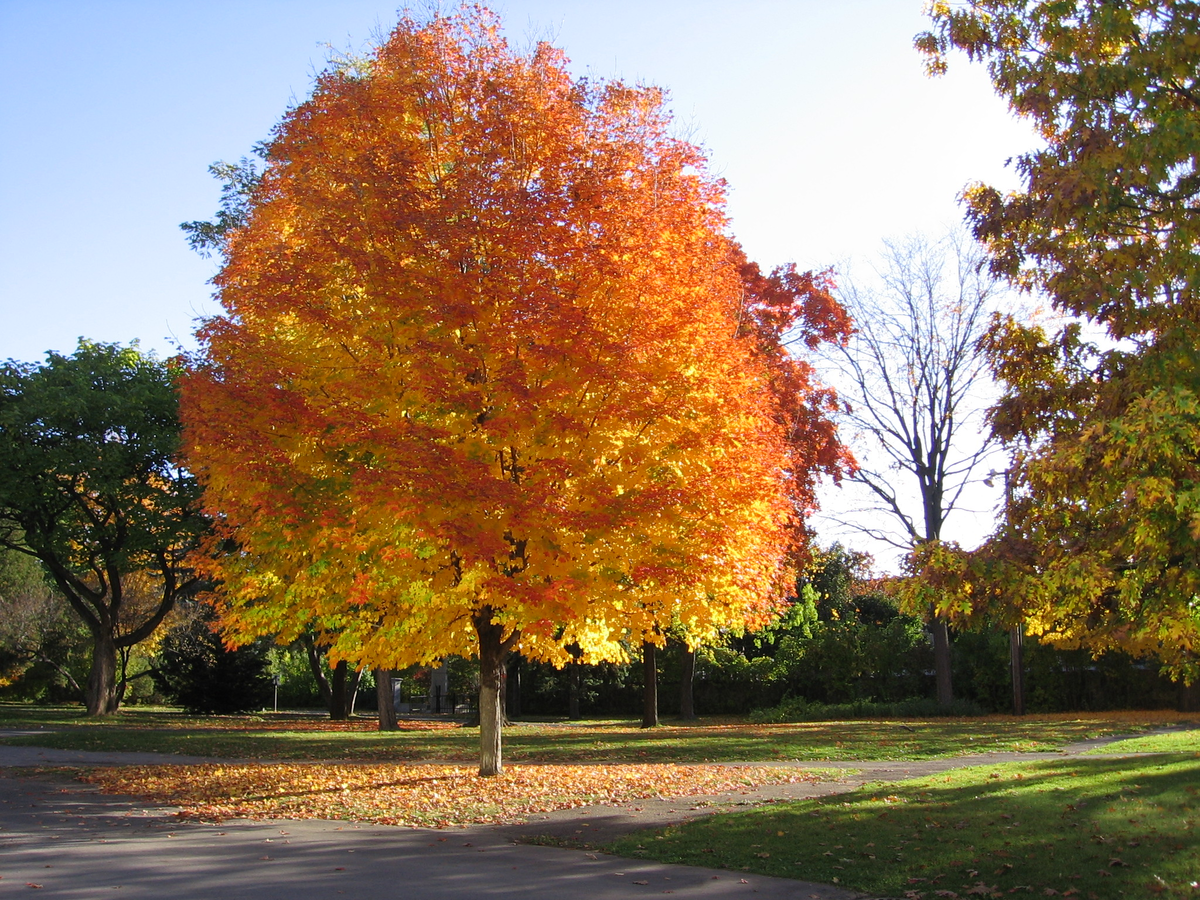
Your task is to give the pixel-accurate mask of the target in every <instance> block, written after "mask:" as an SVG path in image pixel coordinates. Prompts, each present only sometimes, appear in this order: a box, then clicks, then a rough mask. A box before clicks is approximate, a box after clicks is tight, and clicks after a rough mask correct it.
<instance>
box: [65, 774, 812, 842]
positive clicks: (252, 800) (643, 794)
mask: <svg viewBox="0 0 1200 900" xmlns="http://www.w3.org/2000/svg"><path fill="white" fill-rule="evenodd" d="M820 779H821V775H820V774H818V773H814V772H812V771H805V770H802V769H792V768H789V767H782V766H721V765H703V766H681V765H674V764H665V765H664V764H658V765H630V764H607V765H583V766H563V765H553V766H545V765H527V764H521V765H519V766H514V767H512V768H511V769H509V770H506V771H505V774H504V776H503V777H502V778H498V779H486V778H479V777H477V776H476V775H474V773H472V772H471V771H470V770H469V769H468V768H467V767H466V766H449V765H436V764H418V765H394V764H383V765H352V766H347V765H326V764H321V765H311V764H310V765H304V764H300V765H287V764H274V765H269V766H268V765H247V764H232V765H228V764H216V765H213V764H210V765H200V766H123V767H121V768H107V769H93V770H91V771H90V772H89V773H88V774H87V775H86V776H84V780H85V781H88V782H89V783H91V784H95V785H97V786H99V788H100V790H102V791H105V792H107V793H116V794H134V795H137V796H140V797H145V798H146V799H149V800H152V801H154V802H155V803H166V804H169V805H171V806H176V807H179V811H178V812H177V813H176V815H178V816H179V817H180V818H184V819H200V820H203V821H206V822H212V821H221V820H223V819H230V818H271V819H349V820H352V821H358V822H374V823H377V824H380V825H405V826H411V827H418V828H422V827H423V828H429V827H437V828H445V827H447V826H454V825H477V824H492V825H499V824H504V823H510V822H523V821H526V820H527V819H528V818H529V817H530V816H532V815H534V814H537V813H547V812H554V811H556V810H561V809H578V808H580V807H583V806H593V805H605V806H608V805H615V804H621V803H629V802H631V801H636V800H646V799H652V798H659V799H661V798H674V797H697V796H711V795H717V794H726V793H749V792H750V791H751V790H753V789H754V788H755V787H757V786H759V785H765V784H797V783H812V782H816V781H819V780H820Z"/></svg>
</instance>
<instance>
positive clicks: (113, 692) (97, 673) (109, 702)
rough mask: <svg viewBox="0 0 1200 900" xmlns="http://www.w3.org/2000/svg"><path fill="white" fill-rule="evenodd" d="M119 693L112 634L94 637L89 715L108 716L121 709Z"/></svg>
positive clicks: (89, 683) (96, 634)
mask: <svg viewBox="0 0 1200 900" xmlns="http://www.w3.org/2000/svg"><path fill="white" fill-rule="evenodd" d="M120 705H121V698H120V695H119V694H118V693H117V647H116V644H115V643H114V642H113V637H112V635H111V634H107V633H105V632H99V633H94V634H93V635H92V671H91V672H90V673H89V675H88V683H87V714H88V715H89V716H107V715H111V714H112V713H115V712H116V711H117V709H119V708H120Z"/></svg>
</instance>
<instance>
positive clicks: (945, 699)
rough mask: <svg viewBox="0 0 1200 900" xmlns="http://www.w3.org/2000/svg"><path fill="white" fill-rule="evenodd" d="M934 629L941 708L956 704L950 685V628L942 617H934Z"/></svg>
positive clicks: (934, 659) (932, 625)
mask: <svg viewBox="0 0 1200 900" xmlns="http://www.w3.org/2000/svg"><path fill="white" fill-rule="evenodd" d="M930 627H931V628H932V629H933V667H934V669H935V671H936V673H937V701H938V705H939V706H949V705H950V704H951V703H953V702H954V690H953V688H952V687H951V684H950V628H949V626H947V624H946V619H945V618H944V617H942V616H934V617H933V619H932V621H931V622H930Z"/></svg>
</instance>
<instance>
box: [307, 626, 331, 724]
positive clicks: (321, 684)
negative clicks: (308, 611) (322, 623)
mask: <svg viewBox="0 0 1200 900" xmlns="http://www.w3.org/2000/svg"><path fill="white" fill-rule="evenodd" d="M301 642H302V643H303V644H304V651H305V653H306V654H307V656H308V667H309V669H310V670H311V671H312V676H313V681H315V682H316V683H317V690H318V691H319V692H320V694H321V700H322V701H323V702H324V703H325V708H326V709H328V710H330V712H331V713H332V711H333V688H332V686H331V685H330V684H329V679H328V678H327V677H326V675H325V667H324V666H322V665H321V651H320V650H318V649H317V642H316V641H314V640H313V638H312V635H310V634H306V635H305V636H304V637H303V638H301ZM331 718H332V716H331Z"/></svg>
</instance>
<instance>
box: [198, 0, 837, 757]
mask: <svg viewBox="0 0 1200 900" xmlns="http://www.w3.org/2000/svg"><path fill="white" fill-rule="evenodd" d="M670 131H671V120H670V116H669V114H668V113H667V112H666V110H665V106H664V95H663V93H662V92H661V91H660V90H657V89H655V88H649V87H634V86H630V85H626V84H623V83H619V82H616V83H594V82H585V81H575V80H573V79H572V78H571V77H570V76H569V74H568V73H567V71H566V67H565V60H564V58H563V56H562V54H561V53H560V52H559V51H557V50H555V49H554V48H552V47H550V46H548V45H546V44H539V45H537V46H536V47H534V48H532V49H531V50H530V51H529V52H528V53H526V54H520V53H516V52H514V51H513V50H511V49H510V48H509V47H508V45H507V44H506V43H505V41H504V40H503V39H502V38H501V36H500V35H499V23H498V21H497V20H496V18H495V17H494V16H492V15H491V14H490V13H488V12H487V11H485V10H479V9H473V10H468V11H464V12H462V13H460V14H457V15H453V16H442V15H435V16H433V17H431V18H430V19H429V20H428V21H426V22H417V21H414V20H412V19H408V18H406V19H404V20H402V21H401V22H400V24H399V25H398V26H397V28H396V29H395V30H394V31H393V32H392V34H391V36H390V38H389V39H388V40H387V41H386V43H384V44H383V45H382V46H381V47H380V48H379V49H378V51H377V52H376V53H375V54H374V55H373V56H372V57H371V59H370V60H369V61H367V62H366V63H365V64H364V65H362V66H359V67H355V68H354V69H353V70H351V69H347V68H344V67H343V68H335V69H333V70H331V71H328V72H326V73H324V74H323V75H322V76H321V77H320V79H319V80H318V83H317V86H316V88H315V90H314V92H313V95H312V97H311V98H309V99H308V100H306V101H305V102H303V103H301V104H299V105H298V106H297V107H296V108H295V109H293V110H292V111H291V112H289V113H288V114H287V115H286V116H285V118H284V120H283V121H282V122H281V124H280V125H279V126H278V127H277V129H276V132H275V135H274V138H273V140H271V141H270V142H269V144H268V145H267V147H266V148H265V159H264V171H263V174H262V176H261V179H259V180H257V181H256V182H255V183H254V184H253V186H252V188H251V193H250V196H249V198H248V200H247V201H246V203H245V204H244V205H243V206H241V207H240V210H241V211H240V212H239V215H238V221H239V222H241V224H239V225H236V226H235V227H232V228H230V229H229V230H228V231H226V232H223V233H222V236H221V246H220V249H221V251H222V253H223V256H224V266H223V268H222V269H221V272H220V274H219V275H218V276H217V278H216V279H215V283H216V285H217V288H218V292H219V297H220V301H221V303H222V305H223V307H224V310H225V312H224V314H223V315H220V316H217V317H214V318H212V319H210V320H209V321H207V322H206V323H205V324H204V325H203V327H202V328H201V330H200V334H199V336H200V340H201V342H202V346H203V350H202V353H201V355H200V356H199V357H198V358H197V359H196V360H195V365H194V366H193V369H192V372H191V374H190V375H189V376H188V378H187V380H186V382H185V384H184V413H185V419H186V435H187V438H186V442H187V459H188V463H189V466H190V467H191V468H192V469H193V470H194V471H195V472H196V473H197V474H198V475H199V476H200V477H201V478H202V480H203V481H204V483H205V486H206V494H205V496H206V503H207V505H208V508H209V510H210V511H211V512H212V514H213V515H214V517H216V518H217V520H218V522H219V528H220V534H221V536H222V537H224V538H228V539H231V541H232V542H233V543H234V544H235V545H236V549H234V550H233V551H232V552H222V553H214V555H213V559H214V560H215V562H214V570H215V574H217V575H218V576H219V577H220V578H221V579H222V581H223V589H222V591H221V594H220V599H219V605H220V610H221V613H222V617H223V621H224V623H225V627H226V628H227V634H228V635H229V636H230V638H231V639H232V640H235V641H246V640H250V639H252V638H253V637H254V636H257V635H260V634H267V633H274V634H279V635H280V636H281V638H282V639H283V640H291V639H293V638H295V637H297V636H298V634H299V632H300V630H302V629H305V628H315V629H317V630H318V631H319V632H322V633H323V634H324V636H325V638H326V640H327V642H328V643H329V646H330V655H331V658H332V659H338V658H342V659H349V660H351V661H353V662H355V663H356V664H360V665H372V666H381V667H389V668H400V667H403V666H406V665H408V664H411V663H420V662H428V661H431V660H434V659H437V658H439V657H442V656H445V655H447V654H451V653H457V654H463V655H478V656H479V658H480V663H481V718H482V722H483V726H484V727H483V735H482V737H483V747H482V756H481V770H482V771H484V772H485V773H489V774H490V773H493V772H495V771H498V770H499V767H500V755H499V727H498V722H499V720H498V714H499V711H498V706H497V705H496V693H497V691H498V687H499V665H500V663H501V661H502V659H503V656H504V654H505V653H506V652H507V651H509V650H510V649H514V648H516V649H519V650H520V652H521V653H522V654H523V655H525V656H526V657H529V658H532V659H545V660H551V661H554V662H558V663H565V662H568V661H570V660H571V655H570V653H569V652H568V651H567V650H566V649H565V648H567V647H575V648H578V650H579V651H580V652H581V653H582V657H583V658H584V659H586V660H598V659H605V658H616V657H620V656H622V655H623V654H624V649H623V646H624V645H623V643H622V642H624V641H634V642H636V641H640V640H642V639H649V640H661V638H660V637H659V635H661V634H662V633H663V631H664V630H665V629H664V627H660V626H665V625H667V624H670V623H672V622H680V623H682V624H683V625H684V626H685V627H686V628H688V630H689V633H691V634H693V635H695V636H697V637H702V636H703V635H705V634H711V633H713V632H714V631H715V630H716V629H718V628H721V627H726V626H740V625H742V624H743V623H745V622H746V621H747V620H762V619H765V618H766V617H767V616H768V615H769V614H770V613H771V612H772V610H773V608H774V604H775V601H776V598H778V597H779V596H780V593H781V591H782V590H783V589H784V586H785V585H786V584H787V582H788V580H789V579H788V574H787V570H788V560H789V551H790V550H791V549H793V546H794V543H795V537H796V535H797V533H799V528H798V523H799V520H800V518H801V516H802V515H803V513H804V512H805V509H806V506H807V505H808V504H810V503H811V493H806V491H807V490H808V488H809V487H810V486H811V480H812V478H814V477H815V475H816V473H818V472H820V471H822V470H824V471H828V472H831V473H832V472H834V471H836V470H837V469H838V467H839V466H840V464H841V458H840V455H839V448H838V447H837V444H836V441H835V439H834V436H833V432H832V428H831V427H830V428H826V427H825V426H824V425H822V422H821V419H822V416H823V409H824V406H825V405H826V404H827V403H828V397H827V396H826V395H824V394H823V393H821V392H820V391H819V389H817V388H816V386H815V385H813V386H812V387H811V390H810V391H809V394H808V395H806V396H805V397H804V398H802V399H803V401H805V403H806V404H807V405H805V403H801V404H799V405H798V404H797V402H796V401H794V400H789V401H787V402H786V403H784V402H783V400H782V399H781V398H782V397H783V394H782V393H779V392H773V391H772V384H773V383H778V382H780V381H782V380H788V379H790V381H791V382H795V381H796V380H797V379H801V380H802V379H803V378H805V377H807V375H808V374H810V373H808V372H806V371H805V370H803V369H802V368H799V367H795V366H789V365H786V364H785V363H784V361H783V359H782V357H780V355H779V354H778V353H776V352H775V350H774V349H773V346H781V343H780V342H781V340H782V338H781V336H780V334H779V331H778V329H776V331H775V332H774V334H775V338H774V341H775V345H772V338H770V336H769V335H768V336H765V337H764V336H763V334H762V333H761V330H760V329H759V328H758V326H759V325H761V326H762V328H763V329H768V322H769V321H770V320H771V319H772V316H774V317H775V318H776V319H777V320H778V321H779V322H784V321H786V322H787V323H788V324H789V325H790V324H795V325H797V326H798V327H799V328H800V329H801V330H803V333H804V338H805V340H808V341H811V342H819V341H820V340H826V339H837V338H838V336H839V335H840V333H841V332H842V331H843V330H844V328H845V319H844V314H842V312H841V310H840V308H839V307H838V306H837V304H836V303H834V301H833V300H832V298H831V297H830V296H829V294H828V292H827V291H826V290H824V289H823V285H822V284H821V283H820V282H819V280H814V279H813V278H811V277H809V278H807V279H806V278H805V277H803V276H800V275H799V274H798V273H795V272H794V271H793V270H790V269H789V270H781V271H779V272H777V273H775V274H774V275H773V276H763V275H762V274H761V273H759V272H758V271H757V269H756V268H754V269H753V270H752V269H750V268H747V266H748V264H747V263H746V261H745V258H744V256H743V255H742V254H741V253H740V251H739V249H738V248H737V246H736V244H734V243H733V242H732V241H731V240H730V239H729V238H728V237H727V236H726V235H725V234H724V228H725V226H726V222H725V218H724V214H723V205H724V194H723V185H722V184H721V182H720V181H718V180H716V179H714V178H713V177H711V176H710V175H709V174H708V173H707V172H706V169H705V161H704V158H703V155H702V154H701V152H700V151H699V150H698V149H697V148H696V147H695V146H693V145H691V144H689V143H687V142H685V141H682V140H679V139H677V138H674V137H672V136H671V133H670ZM239 202H241V201H239ZM772 288H779V289H780V290H779V291H776V292H775V293H774V294H772V292H771V289H772ZM784 294H786V295H787V297H788V298H789V300H788V302H789V303H790V304H791V306H790V307H789V308H786V309H785V308H783V305H782V304H779V305H778V306H779V308H777V309H774V311H773V312H772V298H777V297H780V296H783V295H784ZM751 321H753V322H754V323H755V327H754V328H748V327H746V323H749V322H751ZM768 330H769V329H768ZM789 383H790V382H789ZM801 413H803V415H801ZM789 415H791V418H790V420H789ZM805 423H807V424H805ZM792 426H796V427H792ZM806 428H807V432H805V433H807V434H811V435H813V436H816V437H817V438H819V439H820V441H821V443H818V444H816V445H814V446H812V447H808V448H806V449H805V450H804V452H803V453H801V452H800V450H799V445H798V444H797V443H796V442H795V441H793V440H792V438H793V437H794V436H795V435H798V434H800V433H801V432H804V430H805V429H806ZM789 429H790V430H789ZM228 547H229V545H228V544H227V545H226V549H228Z"/></svg>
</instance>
